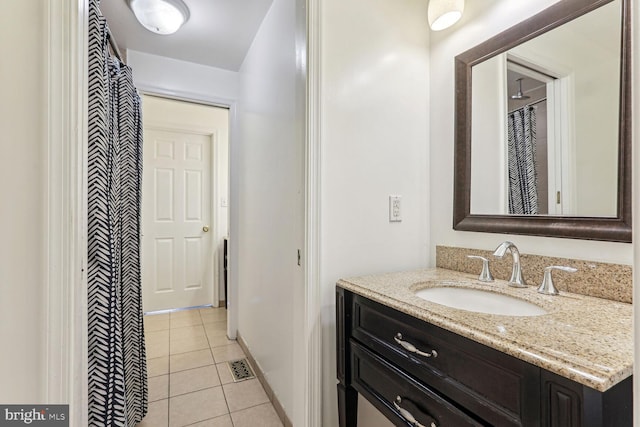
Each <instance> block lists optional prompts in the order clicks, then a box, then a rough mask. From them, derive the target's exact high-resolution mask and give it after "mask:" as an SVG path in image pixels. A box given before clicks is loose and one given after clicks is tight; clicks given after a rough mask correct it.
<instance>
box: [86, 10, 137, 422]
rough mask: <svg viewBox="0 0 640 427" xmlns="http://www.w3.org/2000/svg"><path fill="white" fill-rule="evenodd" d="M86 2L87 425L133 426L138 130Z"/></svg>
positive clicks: (98, 17) (121, 68)
mask: <svg viewBox="0 0 640 427" xmlns="http://www.w3.org/2000/svg"><path fill="white" fill-rule="evenodd" d="M107 44H108V28H107V23H106V21H105V19H104V17H103V16H102V13H101V12H100V9H99V0H90V2H89V98H88V104H89V149H88V151H89V161H88V190H89V199H88V222H89V236H88V242H89V248H88V250H89V253H88V270H87V274H88V282H89V289H88V306H89V307H88V310H89V313H88V315H89V334H88V340H89V425H90V426H96V427H98V426H100V427H103V426H133V425H135V424H136V423H137V422H139V421H141V420H142V418H143V417H144V416H145V414H146V413H147V397H148V396H147V369H146V358H145V347H144V329H143V324H142V295H141V281H140V199H141V181H142V126H141V113H140V97H139V96H138V93H137V91H136V88H135V87H134V86H133V81H132V77H131V69H130V68H129V67H127V66H126V65H124V64H122V63H121V62H120V61H119V60H118V59H115V58H111V57H110V55H109V50H108V46H107Z"/></svg>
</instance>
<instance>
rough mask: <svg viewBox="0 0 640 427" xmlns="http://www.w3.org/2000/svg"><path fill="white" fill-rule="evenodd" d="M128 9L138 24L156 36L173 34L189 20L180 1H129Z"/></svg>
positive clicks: (186, 9)
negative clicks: (131, 11) (129, 8)
mask: <svg viewBox="0 0 640 427" xmlns="http://www.w3.org/2000/svg"><path fill="white" fill-rule="evenodd" d="M129 7H131V10H133V14H134V15H135V16H136V19H137V20H138V22H140V24H142V26H143V27H144V28H146V29H147V30H149V31H152V32H154V33H156V34H162V35H167V34H173V33H175V32H176V31H178V30H179V29H180V27H182V25H183V24H184V23H185V22H187V20H188V19H189V8H188V7H187V5H186V4H184V2H183V1H182V0H129Z"/></svg>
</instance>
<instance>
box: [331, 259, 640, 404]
mask: <svg viewBox="0 0 640 427" xmlns="http://www.w3.org/2000/svg"><path fill="white" fill-rule="evenodd" d="M557 280H561V279H557ZM443 282H444V283H443ZM461 282H464V283H461ZM338 286H340V287H342V288H344V289H347V290H350V291H352V292H354V293H356V294H359V295H362V296H364V297H367V298H369V299H371V300H374V301H377V302H379V303H381V304H384V305H386V306H389V307H391V308H394V309H396V310H398V311H401V312H403V313H406V314H408V315H410V316H413V317H416V318H418V319H421V320H424V321H426V322H429V323H431V324H433V325H436V326H439V327H441V328H443V329H446V330H448V331H451V332H454V333H456V334H458V335H462V336H464V337H467V338H469V339H472V340H474V341H476V342H479V343H481V344H484V345H486V346H489V347H492V348H494V349H496V350H499V351H502V352H503V353H507V354H510V355H512V356H514V357H517V358H518V359H521V360H524V361H526V362H529V363H531V364H533V365H535V366H538V367H541V368H544V369H547V370H549V371H551V372H553V373H556V374H558V375H561V376H563V377H565V378H569V379H571V380H573V381H576V382H578V383H581V384H583V385H586V386H589V387H591V388H594V389H596V390H598V391H606V390H607V389H609V388H611V387H612V386H614V385H615V384H617V383H619V382H620V381H622V380H624V379H625V378H627V377H629V376H630V375H631V374H632V371H633V331H632V324H633V321H632V319H633V310H632V305H631V304H626V303H620V302H615V301H610V300H605V299H601V298H594V297H589V296H584V295H578V294H572V293H568V292H562V293H561V294H560V295H556V296H550V295H542V294H539V293H537V291H536V287H534V286H529V287H528V288H526V289H525V288H511V287H509V286H508V285H507V282H506V281H504V280H496V281H495V282H492V283H483V282H480V281H478V280H477V275H470V274H466V273H459V272H456V271H451V270H445V269H441V268H434V269H428V270H418V271H408V272H399V273H390V274H380V275H371V276H362V277H355V278H349V279H342V280H340V281H338ZM434 286H464V287H469V288H475V289H481V290H491V291H493V292H498V293H502V294H507V295H511V296H514V297H517V298H520V299H523V300H526V301H529V302H532V303H534V304H536V305H539V306H541V307H543V308H544V309H545V310H546V311H547V312H548V314H544V315H541V316H531V317H515V316H502V315H494V314H483V313H476V312H470V311H465V310H458V309H454V308H450V307H447V306H444V305H440V304H435V303H432V302H429V301H425V300H423V299H421V298H419V297H417V296H415V295H414V292H415V291H417V290H419V289H424V288H428V287H434Z"/></svg>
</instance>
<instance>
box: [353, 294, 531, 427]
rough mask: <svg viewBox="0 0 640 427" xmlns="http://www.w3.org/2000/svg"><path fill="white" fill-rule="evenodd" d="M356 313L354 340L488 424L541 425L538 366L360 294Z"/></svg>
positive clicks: (354, 307) (355, 297) (357, 297)
mask: <svg viewBox="0 0 640 427" xmlns="http://www.w3.org/2000/svg"><path fill="white" fill-rule="evenodd" d="M352 310H353V316H352V336H353V338H355V339H357V340H358V341H359V342H360V343H362V344H363V345H364V346H366V347H368V348H369V349H371V350H372V351H373V352H375V353H377V354H379V355H380V356H382V357H383V358H385V359H388V360H389V361H390V362H391V363H392V364H395V365H396V366H399V367H401V368H402V369H403V370H404V371H406V372H408V373H409V374H411V375H412V376H413V377H415V378H416V379H418V380H420V381H421V382H424V383H428V384H429V385H430V386H431V387H432V388H433V389H435V390H437V391H438V392H439V393H442V394H444V395H445V396H447V397H448V398H450V399H451V400H453V401H455V402H457V403H459V404H460V405H462V406H463V407H465V408H467V409H469V410H470V411H471V412H472V413H474V414H477V415H478V416H479V417H480V418H481V419H483V420H484V421H486V422H487V423H488V424H491V425H499V426H534V425H537V424H538V422H537V418H538V416H539V410H540V392H539V384H540V379H539V376H540V374H539V369H538V368H537V367H535V366H533V365H530V364H528V363H526V362H523V361H521V360H519V359H516V358H514V357H511V356H508V355H506V354H504V353H501V352H499V351H496V350H494V349H491V348H489V347H487V346H484V345H482V344H478V343H476V342H474V341H471V340H469V339H466V338H464V337H461V336H459V335H456V334H453V333H451V332H448V331H445V330H444V329H442V328H438V327H436V326H434V325H431V324H428V323H426V322H423V321H421V320H419V319H416V318H414V317H411V316H408V315H406V314H404V313H401V312H398V311H396V310H394V309H391V308H389V307H386V306H383V305H382V304H378V303H376V302H373V301H371V300H368V299H366V298H363V297H360V296H358V295H354V298H353V302H352ZM398 334H400V335H398ZM400 337H401V338H400ZM396 338H398V340H400V341H403V342H405V343H410V344H411V345H413V346H415V348H416V349H418V350H419V351H421V352H423V354H424V355H421V354H417V353H414V352H411V351H409V350H407V349H406V348H404V347H403V346H402V345H401V344H400V343H398V342H397V341H396ZM432 352H435V353H432ZM429 355H431V356H429ZM524 396H527V398H526V399H525V398H524Z"/></svg>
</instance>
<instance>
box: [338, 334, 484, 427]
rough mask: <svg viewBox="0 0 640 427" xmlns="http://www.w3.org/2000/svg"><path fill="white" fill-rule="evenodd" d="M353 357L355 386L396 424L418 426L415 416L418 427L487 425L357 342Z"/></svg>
mask: <svg viewBox="0 0 640 427" xmlns="http://www.w3.org/2000/svg"><path fill="white" fill-rule="evenodd" d="M351 357H352V361H351V363H352V371H351V384H352V385H353V387H354V388H355V389H356V390H357V391H358V392H359V393H361V394H362V395H363V396H365V397H366V398H367V399H369V401H370V402H372V403H373V404H374V405H375V406H376V407H377V408H378V410H380V411H381V412H382V413H384V414H385V415H386V416H387V417H389V418H390V419H391V420H394V421H395V422H394V424H396V425H404V424H408V425H414V424H411V422H410V421H411V420H410V417H413V418H415V420H416V421H417V422H419V423H420V424H415V425H423V426H425V427H440V426H443V427H446V426H456V427H465V426H484V425H485V424H482V423H480V422H478V421H477V420H475V419H473V418H472V417H470V416H469V415H467V414H466V413H464V412H462V411H460V410H459V409H458V408H456V407H455V406H454V405H452V404H451V403H450V402H448V401H447V400H445V399H443V398H442V397H441V396H439V395H438V394H437V393H435V392H434V391H433V390H431V389H429V388H428V387H426V386H425V385H423V384H421V383H419V382H417V381H415V380H414V379H413V378H411V377H410V376H408V375H406V374H405V373H403V372H402V371H401V370H399V369H398V368H396V367H394V366H393V365H391V364H389V363H388V362H387V361H385V360H384V359H382V358H381V357H379V356H377V355H375V354H374V353H372V352H371V351H369V350H367V349H366V348H365V347H362V346H361V345H359V344H358V343H356V342H352V343H351ZM400 408H401V409H400ZM403 410H404V411H408V413H409V414H410V415H409V416H404V414H402V411H403ZM403 421H404V423H402V422H403ZM398 422H400V424H399V423H398Z"/></svg>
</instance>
